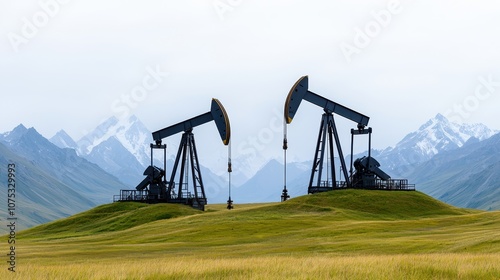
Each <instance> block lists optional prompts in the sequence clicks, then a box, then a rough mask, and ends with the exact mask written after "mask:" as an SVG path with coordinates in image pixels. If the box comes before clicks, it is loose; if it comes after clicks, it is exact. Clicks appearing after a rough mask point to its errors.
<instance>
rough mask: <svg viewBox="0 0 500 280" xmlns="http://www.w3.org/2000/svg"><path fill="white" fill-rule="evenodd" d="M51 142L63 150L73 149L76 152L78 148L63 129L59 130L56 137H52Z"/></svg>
mask: <svg viewBox="0 0 500 280" xmlns="http://www.w3.org/2000/svg"><path fill="white" fill-rule="evenodd" d="M49 141H50V142H52V143H53V144H54V145H56V146H58V147H59V148H61V149H64V148H71V149H75V150H76V149H77V147H78V145H77V144H76V142H75V141H74V140H73V138H71V136H69V135H68V134H67V133H66V131H64V130H62V129H61V130H59V131H58V132H57V133H56V134H55V135H54V136H52V138H50V139H49Z"/></svg>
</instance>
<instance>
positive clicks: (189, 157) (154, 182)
mask: <svg viewBox="0 0 500 280" xmlns="http://www.w3.org/2000/svg"><path fill="white" fill-rule="evenodd" d="M211 121H214V122H215V124H216V126H217V129H218V131H219V135H220V137H221V139H222V143H223V144H224V145H226V146H227V145H229V144H230V138H231V126H230V123H229V117H228V115H227V113H226V110H225V109H224V107H223V106H222V104H221V103H220V101H219V100H217V99H215V98H213V99H212V104H211V109H210V111H209V112H207V113H204V114H201V115H199V116H196V117H193V118H190V119H188V120H185V121H183V122H179V123H177V124H174V125H171V126H169V127H166V128H163V129H160V130H158V131H155V132H153V140H154V141H155V144H151V145H150V147H151V166H149V167H148V168H146V170H145V171H144V175H145V176H146V178H145V179H144V180H143V181H142V182H141V183H139V184H138V185H137V187H136V190H122V191H121V193H120V197H119V199H118V200H119V201H129V200H133V201H144V202H148V203H158V202H166V203H182V204H187V205H190V206H192V207H194V208H197V209H200V210H202V211H203V210H204V209H205V205H206V204H207V197H206V195H205V188H204V185H203V180H202V175H201V172H200V164H199V160H198V153H197V150H196V145H195V140H194V134H193V128H195V127H197V126H199V125H202V124H205V123H208V122H211ZM180 132H183V134H182V137H181V141H180V144H179V149H178V151H177V156H176V158H175V162H174V165H173V167H172V172H171V176H170V180H169V181H166V173H165V170H166V160H165V159H166V145H162V139H164V138H167V137H169V136H172V135H174V134H177V133H180ZM155 149H162V150H163V151H164V157H163V158H164V167H163V169H162V168H159V167H156V166H153V150H155ZM229 154H230V152H229ZM179 167H180V172H177V170H178V169H179ZM189 169H190V170H189ZM231 171H232V170H231V159H230V157H229V161H228V172H229V174H230V172H231ZM189 173H191V178H192V184H193V189H192V190H190V189H189V186H188V181H189V179H188V177H189V176H188V175H189ZM177 174H178V176H179V178H178V180H177V182H178V183H177V185H176V183H175V182H176V178H175V177H176V175H177ZM229 187H231V186H230V185H229ZM115 200H116V199H115ZM229 201H230V202H231V208H232V202H233V201H232V200H231V197H229V200H228V205H229ZM228 209H229V206H228Z"/></svg>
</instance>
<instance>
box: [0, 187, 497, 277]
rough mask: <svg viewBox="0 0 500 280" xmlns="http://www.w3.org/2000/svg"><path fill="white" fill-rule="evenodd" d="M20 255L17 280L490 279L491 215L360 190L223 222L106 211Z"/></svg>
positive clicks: (25, 242)
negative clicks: (199, 279) (224, 279)
mask: <svg viewBox="0 0 500 280" xmlns="http://www.w3.org/2000/svg"><path fill="white" fill-rule="evenodd" d="M18 246H19V247H18V249H17V254H18V256H19V257H18V263H19V264H18V272H16V273H15V275H10V276H15V277H17V279H30V278H31V279H194V278H202V279H221V278H233V279H499V278H500V266H499V265H498V264H499V263H500V212H498V211H497V212H483V211H476V210H467V209H458V208H454V207H451V206H449V205H446V204H444V203H441V202H439V201H436V200H434V199H432V198H430V197H428V196H426V195H424V194H422V193H419V192H386V191H363V190H342V191H333V192H327V193H321V194H315V195H308V196H303V197H298V198H294V199H291V200H289V201H287V202H285V203H271V204H254V205H235V209H233V210H231V211H228V210H226V209H225V208H224V205H209V207H208V208H207V211H206V212H199V211H197V210H193V209H191V208H189V207H186V206H182V205H165V204H163V205H161V204H158V205H146V204H137V203H115V204H109V205H103V206H100V207H97V208H95V209H93V210H90V211H87V212H84V213H81V214H78V215H75V216H73V217H70V218H68V219H62V220H59V221H55V222H53V223H50V224H46V225H42V226H39V227H36V228H33V229H30V230H27V231H24V232H21V233H19V235H18ZM7 273H8V272H7V269H4V271H1V272H0V278H1V279H8V278H5V277H8V275H7Z"/></svg>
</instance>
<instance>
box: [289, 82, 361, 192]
mask: <svg viewBox="0 0 500 280" xmlns="http://www.w3.org/2000/svg"><path fill="white" fill-rule="evenodd" d="M308 87H309V79H308V77H307V76H303V77H301V78H300V79H299V80H298V81H297V82H296V83H295V84H294V85H293V87H292V88H291V89H290V92H289V93H288V96H287V98H286V102H285V108H284V117H285V121H286V123H287V124H290V123H291V122H292V120H293V118H294V116H295V114H296V113H297V110H298V108H299V106H300V103H301V102H302V100H306V101H308V102H310V103H312V104H314V105H316V106H319V107H321V108H323V111H324V114H323V116H322V119H321V124H320V130H319V135H318V140H317V144H316V151H315V155H314V162H313V167H312V170H311V178H310V181H309V188H308V192H309V193H314V192H320V191H326V190H329V189H332V188H333V187H335V184H336V178H335V169H334V166H335V164H334V154H333V148H334V147H333V140H335V144H336V148H337V152H338V155H339V158H340V164H341V167H342V172H343V174H344V178H346V184H347V187H350V184H351V182H350V180H349V176H348V174H347V168H346V164H345V160H344V155H343V152H342V148H341V145H340V141H339V136H338V133H337V128H336V125H335V121H334V117H333V115H334V114H336V115H339V116H342V117H344V118H347V119H349V120H351V121H353V122H356V123H357V124H358V130H360V131H361V130H364V129H365V127H366V126H367V125H368V122H369V120H370V118H369V117H368V116H365V115H363V114H361V113H358V112H356V111H354V110H352V109H350V108H348V107H346V106H343V105H340V104H338V103H336V102H333V101H331V100H329V99H327V98H324V97H322V96H320V95H318V94H316V93H314V92H312V91H309V90H308ZM327 141H328V149H329V157H330V159H329V160H330V167H331V170H330V171H329V172H331V174H332V176H333V182H332V183H333V184H332V186H331V187H330V186H329V183H328V182H326V185H324V184H323V185H322V184H321V175H322V169H323V162H324V155H325V145H326V144H327V143H326V142H327ZM315 175H317V181H316V182H314V177H315Z"/></svg>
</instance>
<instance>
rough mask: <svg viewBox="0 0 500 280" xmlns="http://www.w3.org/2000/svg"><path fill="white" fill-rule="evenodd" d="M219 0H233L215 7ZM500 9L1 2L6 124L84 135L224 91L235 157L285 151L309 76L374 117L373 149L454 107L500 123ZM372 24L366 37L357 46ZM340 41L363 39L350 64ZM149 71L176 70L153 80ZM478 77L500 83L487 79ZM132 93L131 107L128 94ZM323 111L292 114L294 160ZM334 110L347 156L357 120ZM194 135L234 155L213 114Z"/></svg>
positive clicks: (151, 121)
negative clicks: (284, 130) (110, 122)
mask: <svg viewBox="0 0 500 280" xmlns="http://www.w3.org/2000/svg"><path fill="white" fill-rule="evenodd" d="M20 2H22V3H20ZM60 2H61V3H60ZM62 2H67V3H64V4H63V3H62ZM124 2H126V3H124ZM40 3H49V5H48V6H47V7H45V8H44V7H42V5H41V4H40ZM54 3H55V4H54ZM216 4H218V5H219V7H222V8H223V7H224V5H229V6H226V7H230V6H231V5H232V7H231V9H229V10H226V11H222V12H221V11H219V13H218V12H217V11H216V9H215V8H214V5H216ZM388 7H389V8H388ZM380 11H383V12H380ZM388 13H389V14H390V18H388V17H387V16H385V17H384V16H383V15H387V14H388ZM376 14H379V15H380V16H379V17H381V19H379V21H380V20H381V21H383V22H381V23H378V22H377V21H376V19H375V18H376V17H377V16H376ZM499 15H500V4H499V2H498V1H458V0H456V1H446V0H443V1H432V0H421V1H410V0H401V1H373V0H370V1H368V0H363V1H361V0H358V1H348V0H345V1H311V0H307V1H306V0H288V1H284V0H279V1H269V0H252V1H250V0H217V1H214V0H205V1H192V0H183V1H159V0H147V1H95V0H87V1H77V0H73V1H71V0H65V1H62V0H61V1H57V0H40V1H7V0H0V35H1V37H0V94H1V97H2V101H1V103H0V104H1V107H0V111H1V118H2V120H1V122H0V132H5V131H9V130H11V129H12V128H14V127H15V126H16V125H18V124H19V123H23V124H24V125H25V126H27V127H35V128H36V129H37V130H38V131H39V132H40V133H42V134H43V135H44V136H46V137H47V138H50V137H51V136H52V135H54V134H55V133H56V132H57V131H58V130H60V129H64V130H65V131H66V132H68V133H69V134H70V135H71V136H72V137H73V138H74V139H75V140H78V139H80V138H81V137H82V136H83V135H84V134H85V133H87V132H88V131H91V130H92V129H94V128H95V127H96V126H97V125H98V124H99V123H100V122H101V121H103V120H104V119H107V118H109V117H110V116H112V115H116V116H118V117H120V116H122V115H123V113H124V112H125V111H126V112H130V113H133V114H135V115H137V116H138V117H139V119H141V120H142V121H143V123H144V124H145V125H146V126H147V127H148V128H150V129H151V130H157V129H160V128H163V127H165V126H168V125H171V124H173V123H176V122H178V121H182V120H184V119H187V118H190V117H193V116H195V115H198V114H201V113H204V112H207V111H208V110H209V106H210V99H211V98H212V97H217V98H218V99H219V100H220V101H221V102H222V104H223V105H224V106H225V107H226V110H227V112H228V114H229V116H230V119H231V124H232V128H233V155H234V156H238V153H240V154H242V153H245V151H247V152H248V150H249V148H251V149H253V150H256V151H258V152H259V153H262V154H264V155H266V156H279V155H281V153H282V151H281V141H282V135H281V127H280V125H281V124H280V123H281V114H282V109H283V103H284V101H285V98H286V95H287V93H288V91H289V89H290V87H291V86H292V85H293V84H294V82H295V81H296V80H297V79H298V78H300V77H301V76H302V75H309V89H310V90H311V91H314V92H316V93H318V94H320V95H323V96H325V97H327V98H329V99H331V100H333V101H336V102H338V103H340V104H343V105H345V106H347V107H350V108H352V109H354V110H356V111H359V112H361V113H364V114H366V115H368V116H370V118H371V119H370V126H371V127H373V129H374V134H373V146H374V147H375V148H385V147H387V146H390V145H395V144H396V143H397V142H398V141H399V140H400V139H401V138H402V137H403V136H404V135H406V134H407V133H409V132H410V131H413V130H415V129H417V128H418V127H419V126H420V125H421V124H422V123H424V122H425V121H426V120H428V119H429V118H431V117H433V116H435V115H436V114H437V113H442V114H446V112H447V111H448V110H454V106H455V105H460V106H462V105H463V104H465V105H466V106H465V107H464V108H465V109H464V110H465V111H464V112H462V113H461V114H462V116H460V114H457V113H453V111H452V113H449V114H447V116H448V117H450V118H454V119H455V120H459V121H463V122H470V123H475V122H482V123H484V124H486V125H488V126H489V127H491V128H494V129H500V124H499V121H498V119H499V116H500V114H499V113H498V108H499V106H498V105H500V84H499V85H497V84H495V83H496V81H498V82H500V51H499V50H500V32H499V31H500V16H499ZM27 22H29V23H27ZM31 24H34V28H33V26H30V25H31ZM30 27H31V28H30ZM367 28H368V31H369V32H371V37H368V38H369V42H366V40H365V42H364V43H365V44H364V45H362V44H360V43H359V42H358V44H356V43H355V39H356V36H358V37H359V36H360V35H359V33H358V31H356V30H358V29H361V30H366V29H367ZM370 28H371V29H370ZM364 32H365V31H364ZM361 36H363V35H361ZM13 38H14V39H13ZM342 44H344V46H345V44H349V45H351V46H352V47H358V53H356V54H353V55H351V56H350V58H351V61H350V62H349V61H348V59H347V58H346V56H345V55H344V53H343V52H342V50H341V47H340V46H341V45H342ZM16 48H17V51H15V49H16ZM147 69H153V70H154V69H160V72H168V73H169V75H168V77H162V76H160V77H157V80H154V79H149V78H150V77H149V76H150V74H149V72H148V71H151V70H147ZM480 77H484V79H485V80H488V79H490V80H492V81H493V82H494V83H493V85H494V86H493V87H490V91H488V90H487V89H486V88H485V87H483V88H482V89H481V87H482V84H481V82H480V80H479V79H480ZM488 77H490V78H488ZM145 79H146V80H147V82H148V83H149V84H148V85H149V89H148V90H146V91H145V93H143V94H142V95H137V92H134V89H137V87H138V86H141V85H142V83H143V80H145ZM156 81H160V82H159V83H156ZM478 87H479V88H480V91H479V95H477V96H475V95H474V94H475V91H476V89H477V88H478ZM481 90H482V91H481ZM133 93H135V94H136V95H135V96H136V99H135V100H133V99H132V101H133V104H132V105H133V106H134V107H133V108H132V105H125V103H123V102H122V101H120V100H121V98H122V96H124V97H128V98H130V97H133ZM137 96H138V97H137ZM479 97H480V98H479ZM464 102H465V103H464ZM321 113H322V110H321V109H320V108H318V107H315V106H314V105H311V104H307V103H303V104H302V105H301V108H300V109H299V111H298V113H297V115H296V119H295V120H294V122H293V123H292V124H291V125H290V126H289V137H288V138H289V142H290V149H289V153H290V157H291V158H292V159H299V160H309V159H311V157H312V155H313V154H312V153H313V150H312V149H314V143H315V141H316V135H317V129H318V124H319V120H320V117H321ZM337 120H338V125H339V130H340V133H341V134H342V141H343V145H344V152H345V153H346V154H347V153H348V151H347V150H348V146H349V139H350V134H349V129H350V128H351V127H355V124H354V123H351V122H349V121H347V120H343V119H342V118H337ZM270 132H271V133H270ZM195 133H196V134H197V142H198V143H200V142H204V141H206V142H207V143H210V147H213V148H209V149H210V151H209V152H210V153H213V152H217V156H216V157H223V156H225V154H223V153H222V152H220V151H223V148H222V145H221V144H220V141H219V140H218V138H217V137H218V134H217V133H216V132H215V126H213V125H211V126H208V125H206V126H204V127H203V128H202V127H200V128H199V129H197V130H195ZM198 135H199V136H198ZM252 137H253V138H255V139H257V140H256V141H258V142H257V144H255V143H252V141H253V140H252V139H253V138H252ZM198 145H200V144H198ZM261 146H262V147H261ZM359 149H360V150H361V149H363V148H361V147H360V148H359ZM199 150H200V148H199ZM206 153H207V152H206ZM219 154H220V155H219Z"/></svg>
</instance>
